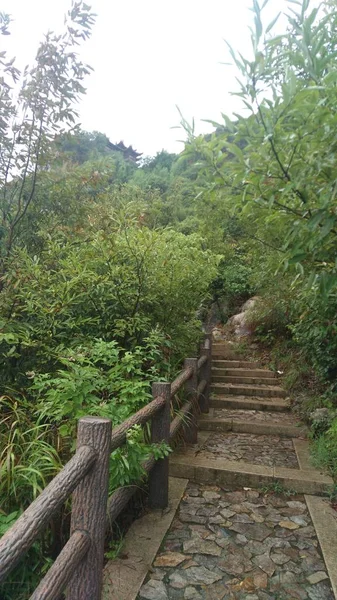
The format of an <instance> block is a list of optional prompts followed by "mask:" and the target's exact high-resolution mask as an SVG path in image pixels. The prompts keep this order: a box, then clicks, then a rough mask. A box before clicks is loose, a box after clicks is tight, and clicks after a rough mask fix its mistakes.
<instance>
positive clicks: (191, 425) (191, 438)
mask: <svg viewBox="0 0 337 600" xmlns="http://www.w3.org/2000/svg"><path fill="white" fill-rule="evenodd" d="M184 367H185V369H192V377H190V379H189V380H188V381H186V383H185V391H186V396H187V398H188V400H189V401H190V402H191V403H192V408H191V411H190V413H189V415H188V422H187V423H186V424H185V427H184V431H185V440H186V443H187V444H196V443H197V441H198V423H197V414H196V409H197V406H196V405H197V387H198V359H197V358H185V362H184Z"/></svg>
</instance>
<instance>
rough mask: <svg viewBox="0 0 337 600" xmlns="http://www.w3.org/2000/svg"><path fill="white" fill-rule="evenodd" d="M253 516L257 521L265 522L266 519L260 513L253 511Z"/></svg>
mask: <svg viewBox="0 0 337 600" xmlns="http://www.w3.org/2000/svg"><path fill="white" fill-rule="evenodd" d="M251 517H252V519H253V521H254V522H255V523H264V522H265V519H264V518H263V517H262V516H261V515H258V514H257V513H252V514H251Z"/></svg>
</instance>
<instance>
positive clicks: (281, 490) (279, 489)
mask: <svg viewBox="0 0 337 600" xmlns="http://www.w3.org/2000/svg"><path fill="white" fill-rule="evenodd" d="M260 489H261V492H262V493H263V494H265V495H267V494H270V493H272V494H280V495H283V496H287V497H290V496H296V495H297V492H296V491H295V490H292V489H291V488H285V487H284V485H283V484H282V483H281V482H280V481H278V480H277V479H276V480H275V481H272V482H271V483H268V484H266V485H264V486H262V487H261V488H260Z"/></svg>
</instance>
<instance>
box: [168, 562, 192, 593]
mask: <svg viewBox="0 0 337 600" xmlns="http://www.w3.org/2000/svg"><path fill="white" fill-rule="evenodd" d="M191 568H192V569H193V567H191ZM185 573H186V571H174V572H173V573H171V575H170V576H169V582H170V585H171V586H172V587H173V588H176V589H178V590H181V589H183V588H185V587H186V586H187V585H188V579H186V576H185Z"/></svg>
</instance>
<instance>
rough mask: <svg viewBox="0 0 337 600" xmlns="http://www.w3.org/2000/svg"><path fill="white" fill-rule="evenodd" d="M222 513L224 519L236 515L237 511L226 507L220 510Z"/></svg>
mask: <svg viewBox="0 0 337 600" xmlns="http://www.w3.org/2000/svg"><path fill="white" fill-rule="evenodd" d="M220 515H221V516H222V517H224V519H230V518H231V517H233V515H235V512H234V510H229V509H228V508H224V509H223V510H220Z"/></svg>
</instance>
